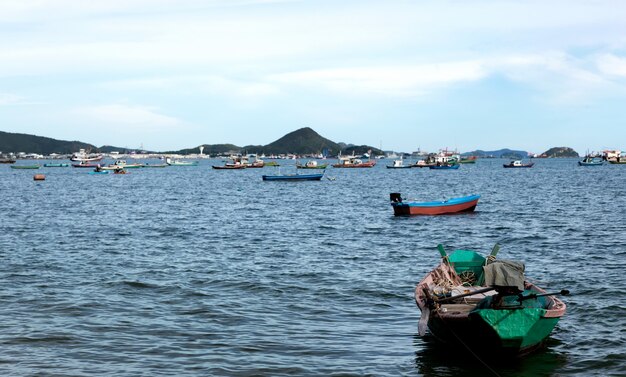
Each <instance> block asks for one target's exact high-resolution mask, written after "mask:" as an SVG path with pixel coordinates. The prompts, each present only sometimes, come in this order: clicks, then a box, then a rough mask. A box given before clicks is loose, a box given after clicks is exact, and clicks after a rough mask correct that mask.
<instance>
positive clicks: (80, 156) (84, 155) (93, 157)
mask: <svg viewBox="0 0 626 377" xmlns="http://www.w3.org/2000/svg"><path fill="white" fill-rule="evenodd" d="M103 158H104V155H103V154H100V153H88V152H85V150H84V149H81V150H79V151H78V152H76V153H74V154H73V155H72V157H70V160H71V161H82V162H91V161H100V160H102V159H103Z"/></svg>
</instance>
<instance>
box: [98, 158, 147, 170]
mask: <svg viewBox="0 0 626 377" xmlns="http://www.w3.org/2000/svg"><path fill="white" fill-rule="evenodd" d="M142 167H144V164H139V163H136V164H129V163H127V162H126V161H125V160H117V161H115V163H113V164H111V165H107V166H102V169H103V170H116V169H118V168H122V169H138V168H142Z"/></svg>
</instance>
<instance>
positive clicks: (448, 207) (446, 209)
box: [389, 192, 480, 216]
mask: <svg viewBox="0 0 626 377" xmlns="http://www.w3.org/2000/svg"><path fill="white" fill-rule="evenodd" d="M389 199H390V200H391V206H392V207H393V214H394V215H396V216H410V215H446V214H453V213H463V212H473V211H474V209H475V208H476V205H477V204H478V199H480V195H470V196H463V197H460V198H452V199H448V200H444V201H434V202H405V201H403V199H402V197H401V195H400V193H397V192H393V193H391V194H389Z"/></svg>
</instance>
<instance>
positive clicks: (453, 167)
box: [428, 164, 461, 170]
mask: <svg viewBox="0 0 626 377" xmlns="http://www.w3.org/2000/svg"><path fill="white" fill-rule="evenodd" d="M460 167H461V165H459V164H441V165H430V166H429V167H428V168H429V169H434V170H456V169H458V168H460Z"/></svg>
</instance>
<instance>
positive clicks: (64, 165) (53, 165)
mask: <svg viewBox="0 0 626 377" xmlns="http://www.w3.org/2000/svg"><path fill="white" fill-rule="evenodd" d="M43 166H44V167H45V168H67V167H68V166H70V164H65V163H58V164H57V163H48V164H43Z"/></svg>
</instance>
